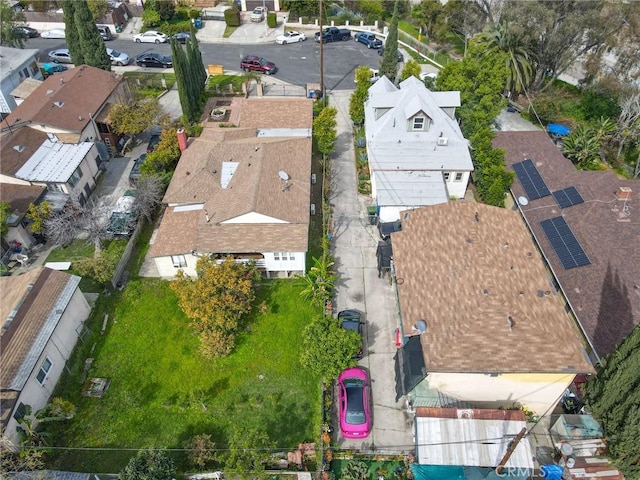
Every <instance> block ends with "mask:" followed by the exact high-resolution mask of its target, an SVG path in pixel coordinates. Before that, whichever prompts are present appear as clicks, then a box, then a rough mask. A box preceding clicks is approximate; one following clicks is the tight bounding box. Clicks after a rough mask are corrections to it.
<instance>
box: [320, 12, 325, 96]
mask: <svg viewBox="0 0 640 480" xmlns="http://www.w3.org/2000/svg"><path fill="white" fill-rule="evenodd" d="M319 5H320V93H321V94H322V101H323V102H324V99H325V96H324V42H323V41H322V0H320V2H319Z"/></svg>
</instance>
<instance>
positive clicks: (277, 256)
mask: <svg viewBox="0 0 640 480" xmlns="http://www.w3.org/2000/svg"><path fill="white" fill-rule="evenodd" d="M273 259H274V260H275V261H276V262H279V261H280V260H282V261H283V262H286V261H287V260H295V256H294V254H293V253H289V252H274V253H273Z"/></svg>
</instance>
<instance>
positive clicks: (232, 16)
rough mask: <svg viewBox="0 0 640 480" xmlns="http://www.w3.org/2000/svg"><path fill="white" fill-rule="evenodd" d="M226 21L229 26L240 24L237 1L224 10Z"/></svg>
mask: <svg viewBox="0 0 640 480" xmlns="http://www.w3.org/2000/svg"><path fill="white" fill-rule="evenodd" d="M224 21H225V22H226V24H227V27H239V26H240V11H239V10H238V7H237V5H236V4H235V2H234V4H233V5H232V7H231V8H229V9H227V10H225V11H224Z"/></svg>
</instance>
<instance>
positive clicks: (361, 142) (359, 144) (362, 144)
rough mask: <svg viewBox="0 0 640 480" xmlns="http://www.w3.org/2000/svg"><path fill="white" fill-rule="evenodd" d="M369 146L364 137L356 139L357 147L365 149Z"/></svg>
mask: <svg viewBox="0 0 640 480" xmlns="http://www.w3.org/2000/svg"><path fill="white" fill-rule="evenodd" d="M366 145H367V140H366V139H365V138H364V137H358V138H356V147H358V148H364V147H365V146H366Z"/></svg>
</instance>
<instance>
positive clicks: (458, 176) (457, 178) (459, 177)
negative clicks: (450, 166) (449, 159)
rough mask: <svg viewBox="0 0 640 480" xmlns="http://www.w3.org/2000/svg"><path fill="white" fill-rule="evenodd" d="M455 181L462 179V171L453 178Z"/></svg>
mask: <svg viewBox="0 0 640 480" xmlns="http://www.w3.org/2000/svg"><path fill="white" fill-rule="evenodd" d="M453 180H454V181H455V182H461V181H462V172H456V178H454V179H453Z"/></svg>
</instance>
